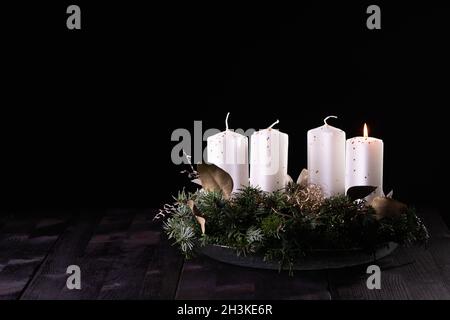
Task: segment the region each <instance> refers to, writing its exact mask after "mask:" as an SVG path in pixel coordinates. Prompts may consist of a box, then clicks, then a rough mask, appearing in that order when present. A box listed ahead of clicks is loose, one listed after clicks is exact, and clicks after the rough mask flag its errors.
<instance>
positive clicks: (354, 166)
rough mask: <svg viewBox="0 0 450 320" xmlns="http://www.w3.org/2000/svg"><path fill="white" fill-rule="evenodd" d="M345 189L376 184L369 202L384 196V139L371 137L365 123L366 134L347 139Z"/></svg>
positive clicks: (368, 199)
mask: <svg viewBox="0 0 450 320" xmlns="http://www.w3.org/2000/svg"><path fill="white" fill-rule="evenodd" d="M346 156H347V159H346V170H345V189H346V190H348V188H350V187H353V186H374V187H377V189H376V190H375V191H374V192H373V193H372V194H370V195H369V196H368V197H367V198H366V200H367V201H368V202H370V201H372V199H373V198H374V197H376V196H383V195H384V194H383V140H380V139H377V138H372V137H369V135H368V131H367V125H366V124H364V136H363V137H355V138H351V139H348V140H347V152H346Z"/></svg>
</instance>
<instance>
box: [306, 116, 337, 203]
mask: <svg viewBox="0 0 450 320" xmlns="http://www.w3.org/2000/svg"><path fill="white" fill-rule="evenodd" d="M329 118H337V117H336V116H329V117H327V118H325V120H324V123H325V124H324V125H323V126H321V127H318V128H315V129H311V130H309V131H308V138H307V139H308V183H311V184H315V185H318V186H320V187H321V189H322V191H323V193H324V196H325V197H331V196H336V195H339V194H344V193H345V132H344V131H342V130H341V129H338V128H335V127H332V126H330V125H329V124H328V123H327V120H328V119H329Z"/></svg>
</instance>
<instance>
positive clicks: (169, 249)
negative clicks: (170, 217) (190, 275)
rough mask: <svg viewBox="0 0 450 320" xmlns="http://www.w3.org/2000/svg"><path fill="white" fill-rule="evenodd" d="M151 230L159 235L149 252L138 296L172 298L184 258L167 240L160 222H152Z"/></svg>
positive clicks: (143, 297) (144, 297)
mask: <svg viewBox="0 0 450 320" xmlns="http://www.w3.org/2000/svg"><path fill="white" fill-rule="evenodd" d="M152 230H153V231H154V232H156V233H157V234H158V235H159V237H158V243H155V245H153V246H152V247H151V250H150V252H149V257H148V265H147V268H146V273H145V278H144V281H143V287H142V289H141V292H140V298H142V299H174V298H175V294H176V291H177V286H178V281H179V279H180V273H181V269H182V266H183V262H184V258H183V256H182V255H181V253H180V252H179V251H178V250H177V249H176V248H175V247H173V246H172V245H171V244H170V243H169V241H168V240H167V237H166V235H165V234H164V233H163V232H162V226H161V222H159V221H155V222H153V223H152Z"/></svg>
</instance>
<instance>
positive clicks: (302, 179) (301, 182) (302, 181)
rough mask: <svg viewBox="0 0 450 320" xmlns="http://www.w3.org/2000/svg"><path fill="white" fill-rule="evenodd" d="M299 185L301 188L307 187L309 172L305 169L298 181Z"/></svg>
mask: <svg viewBox="0 0 450 320" xmlns="http://www.w3.org/2000/svg"><path fill="white" fill-rule="evenodd" d="M297 184H299V185H301V186H306V185H307V184H308V170H307V169H303V170H302V172H300V175H299V176H298V179H297Z"/></svg>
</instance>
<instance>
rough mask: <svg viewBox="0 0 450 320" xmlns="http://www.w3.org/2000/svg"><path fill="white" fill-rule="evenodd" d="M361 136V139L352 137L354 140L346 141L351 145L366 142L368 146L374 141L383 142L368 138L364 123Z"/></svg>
mask: <svg viewBox="0 0 450 320" xmlns="http://www.w3.org/2000/svg"><path fill="white" fill-rule="evenodd" d="M363 135H364V136H362V137H361V136H359V137H354V138H351V139H348V140H347V141H351V143H352V144H353V143H355V142H357V143H365V142H368V143H369V144H370V143H371V142H376V141H381V142H383V140H381V139H378V138H374V137H369V130H368V129H367V124H366V123H364V129H363Z"/></svg>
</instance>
